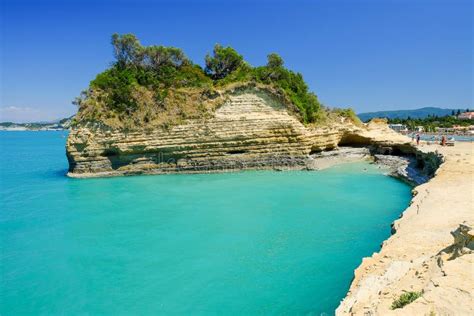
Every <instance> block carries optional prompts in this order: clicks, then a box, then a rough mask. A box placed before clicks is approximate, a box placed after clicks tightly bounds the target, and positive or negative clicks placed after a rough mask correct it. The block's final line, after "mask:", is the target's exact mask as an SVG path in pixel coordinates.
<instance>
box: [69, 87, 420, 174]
mask: <svg viewBox="0 0 474 316" xmlns="http://www.w3.org/2000/svg"><path fill="white" fill-rule="evenodd" d="M223 99H224V100H225V101H224V102H223V104H222V105H221V106H219V107H218V108H217V109H216V110H215V112H214V113H212V115H211V117H210V118H207V119H189V120H186V121H185V122H183V123H182V124H179V125H175V126H172V127H170V128H168V129H154V130H147V129H146V128H143V129H135V130H128V131H127V130H123V129H111V128H106V127H103V126H97V125H96V126H94V125H92V124H82V125H80V126H78V127H75V128H73V129H72V130H71V133H70V135H69V138H68V141H67V148H66V149H67V157H68V160H69V165H70V167H69V173H68V174H69V176H72V177H91V176H114V175H130V174H156V173H170V172H207V171H224V170H235V169H238V170H240V169H267V168H277V169H279V168H304V167H305V166H306V163H307V159H308V156H309V154H310V153H315V152H321V151H324V150H330V149H334V148H336V147H337V146H338V145H339V144H341V143H343V144H344V145H347V144H354V145H357V146H359V145H370V144H377V146H382V148H383V147H384V146H388V148H392V147H390V146H393V145H394V144H396V146H399V147H400V146H401V147H400V148H402V149H403V148H405V149H409V148H411V147H410V146H409V145H404V143H406V142H407V139H406V138H403V139H402V140H400V139H396V140H394V138H396V137H397V136H396V134H395V133H392V134H393V135H392V134H390V135H391V137H392V139H390V137H388V138H387V137H383V136H380V135H378V136H377V132H374V131H378V132H380V131H382V130H383V128H382V127H380V126H378V125H377V124H373V126H368V127H357V126H355V125H354V124H352V123H348V122H337V123H335V124H332V125H331V126H324V127H314V126H313V127H305V126H304V125H303V124H302V123H301V122H300V121H299V120H298V119H297V117H296V116H294V115H293V114H291V110H289V109H288V107H287V106H285V105H284V103H283V102H282V101H281V100H280V99H279V98H277V97H276V96H275V95H272V94H271V93H269V92H268V91H264V90H260V89H257V88H248V89H240V90H235V91H231V92H228V93H227V94H226V95H225V96H224V98H223ZM383 132H384V133H385V134H387V133H390V132H389V131H387V129H386V130H383ZM377 137H379V138H377Z"/></svg>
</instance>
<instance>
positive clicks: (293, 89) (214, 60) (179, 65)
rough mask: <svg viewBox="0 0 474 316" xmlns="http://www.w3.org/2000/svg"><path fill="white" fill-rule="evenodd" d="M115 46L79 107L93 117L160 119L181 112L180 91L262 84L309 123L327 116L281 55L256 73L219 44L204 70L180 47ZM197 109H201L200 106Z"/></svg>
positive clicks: (124, 42) (123, 40) (122, 42)
mask: <svg viewBox="0 0 474 316" xmlns="http://www.w3.org/2000/svg"><path fill="white" fill-rule="evenodd" d="M111 42H112V46H113V52H114V56H115V58H116V61H115V63H114V64H113V65H112V67H111V68H109V69H107V70H106V71H104V72H102V73H100V74H98V75H97V76H96V78H95V79H94V80H92V81H91V84H90V89H89V92H90V93H89V94H87V96H86V97H83V98H81V100H82V101H81V102H79V103H80V104H83V105H84V106H85V105H86V103H87V100H89V103H88V104H90V108H89V109H91V113H94V111H92V108H94V107H97V106H95V105H94V104H101V106H102V107H103V109H108V110H109V111H113V112H115V114H117V115H123V117H124V118H126V117H130V118H131V119H133V118H134V117H135V116H140V113H139V112H140V111H141V112H143V111H145V110H144V109H145V108H147V111H148V110H149V111H152V112H153V113H155V114H156V115H159V114H158V113H160V111H161V112H164V111H170V112H172V111H175V110H176V109H173V108H171V107H169V104H170V103H172V101H173V100H170V98H172V97H171V96H170V95H176V94H174V93H173V91H176V89H181V88H192V90H193V91H198V90H199V89H201V90H202V91H205V90H206V89H207V90H208V89H210V88H211V89H212V87H225V86H226V85H228V84H231V83H236V82H258V83H262V84H266V85H271V86H273V87H275V88H277V89H279V90H280V91H281V92H283V93H284V94H285V95H286V96H287V97H288V99H289V100H290V101H291V102H292V103H293V104H294V105H295V106H296V107H297V108H298V109H299V114H300V117H301V120H302V121H303V122H304V123H312V122H316V121H318V120H319V118H320V115H322V114H324V113H323V112H324V111H321V105H320V103H319V101H318V99H317V97H316V95H315V94H313V93H311V92H310V91H309V89H308V86H307V85H306V83H305V82H304V80H303V76H302V75H301V74H300V73H297V72H293V71H291V70H289V69H286V68H285V67H284V62H283V59H282V58H281V57H280V56H279V55H278V54H275V53H271V54H269V55H268V56H267V58H268V61H267V64H266V65H264V66H260V67H252V66H251V65H250V64H248V63H247V62H245V61H244V58H243V57H242V55H240V54H239V53H238V52H237V51H236V50H235V49H233V48H232V47H223V46H222V45H219V44H216V45H215V47H214V49H213V53H212V55H210V54H207V55H206V58H205V65H206V67H205V69H204V70H203V69H202V68H201V67H200V66H199V65H195V64H193V63H192V62H191V60H189V59H188V58H187V57H186V56H185V54H184V53H183V51H182V50H181V49H179V48H176V47H165V46H155V45H154V46H142V45H141V44H140V42H139V40H138V39H137V38H136V37H135V35H133V34H123V35H119V34H113V35H112V41H111ZM145 101H146V102H145ZM174 101H176V100H174ZM176 102H177V101H176ZM194 102H196V101H194ZM144 104H146V106H144ZM195 106H196V107H198V106H199V104H198V102H197V103H196V104H195ZM190 108H191V107H190ZM139 109H140V110H139ZM195 111H199V110H196V109H195ZM105 114H107V115H109V114H113V113H105ZM105 114H104V115H105ZM115 114H114V115H115ZM183 117H186V113H184V114H183ZM135 118H136V117H135Z"/></svg>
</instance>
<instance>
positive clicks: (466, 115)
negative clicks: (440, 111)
mask: <svg viewBox="0 0 474 316" xmlns="http://www.w3.org/2000/svg"><path fill="white" fill-rule="evenodd" d="M458 119H459V120H472V119H474V112H464V113H461V114H459V115H458Z"/></svg>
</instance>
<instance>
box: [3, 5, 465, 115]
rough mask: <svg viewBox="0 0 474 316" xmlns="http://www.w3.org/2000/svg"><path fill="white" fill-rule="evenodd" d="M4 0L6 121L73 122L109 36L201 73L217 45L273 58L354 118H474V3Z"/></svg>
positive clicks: (252, 58)
mask: <svg viewBox="0 0 474 316" xmlns="http://www.w3.org/2000/svg"><path fill="white" fill-rule="evenodd" d="M0 1H1V5H2V7H1V19H0V20H1V22H0V23H1V25H0V28H1V30H2V34H1V76H2V78H1V100H0V101H1V102H0V120H1V121H4V120H16V121H22V120H23V121H25V120H26V121H28V120H49V119H54V118H61V117H64V116H66V115H69V114H72V113H74V112H75V110H76V109H75V107H74V106H73V105H71V101H72V100H73V99H74V97H75V96H77V95H78V94H79V92H80V91H81V90H83V89H85V88H86V87H87V86H88V83H89V81H90V80H91V79H93V78H94V76H95V75H96V74H97V73H98V72H100V71H102V70H104V69H105V68H107V67H108V65H109V64H110V63H111V61H112V50H111V46H110V36H111V34H112V33H114V32H118V33H127V32H131V33H135V34H136V35H137V36H138V37H139V38H140V40H141V42H142V43H143V44H145V45H149V44H162V45H172V46H177V47H180V48H182V49H183V50H184V51H185V53H186V54H187V55H188V56H189V57H190V58H191V59H192V60H193V61H194V62H196V63H200V64H202V63H203V59H204V56H205V54H206V53H207V52H209V51H211V49H212V47H213V45H214V44H215V43H221V44H224V45H231V46H233V47H234V48H236V49H237V50H238V51H239V52H240V53H241V54H243V55H244V57H245V58H246V60H247V61H249V62H250V63H251V64H253V65H261V64H264V63H265V61H266V55H267V54H268V53H270V52H277V53H279V54H280V55H281V56H282V57H283V58H284V60H285V63H286V66H287V67H289V68H291V69H293V70H296V71H299V72H301V73H302V74H303V75H304V77H305V79H306V81H307V82H308V84H309V86H310V88H311V89H312V90H313V91H314V92H315V93H316V94H317V95H318V96H319V98H320V100H321V101H322V102H323V103H324V104H326V105H329V106H338V107H346V106H351V107H353V108H354V109H355V110H356V111H357V112H363V111H372V110H382V109H407V108H417V107H423V106H438V107H448V108H467V107H470V108H472V107H473V94H472V90H473V66H472V65H473V59H472V58H473V57H472V56H473V46H472V35H473V25H472V19H473V5H472V2H471V1H469V0H464V1H463V0H445V1H438V0H431V1H428V0H386V1H384V0H366V1H358V0H346V1H338V0H326V1H295V0H293V1H291V0H288V1H232V0H227V1H190V0H189V1H151V0H149V1H146V0H142V1H140V0H136V1H132V0H129V1H124V0H117V1H112V0H110V1H107V0H103V1H100V0H96V1H74V0H70V1H66V0H64V1H47V0H46V1H23V0H0Z"/></svg>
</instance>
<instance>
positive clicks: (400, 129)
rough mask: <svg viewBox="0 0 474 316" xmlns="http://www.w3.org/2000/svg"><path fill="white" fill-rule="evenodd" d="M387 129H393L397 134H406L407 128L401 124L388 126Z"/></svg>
mask: <svg viewBox="0 0 474 316" xmlns="http://www.w3.org/2000/svg"><path fill="white" fill-rule="evenodd" d="M388 127H390V128H391V129H393V130H394V131H395V132H399V133H406V132H408V128H407V127H406V125H403V124H389V125H388Z"/></svg>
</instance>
